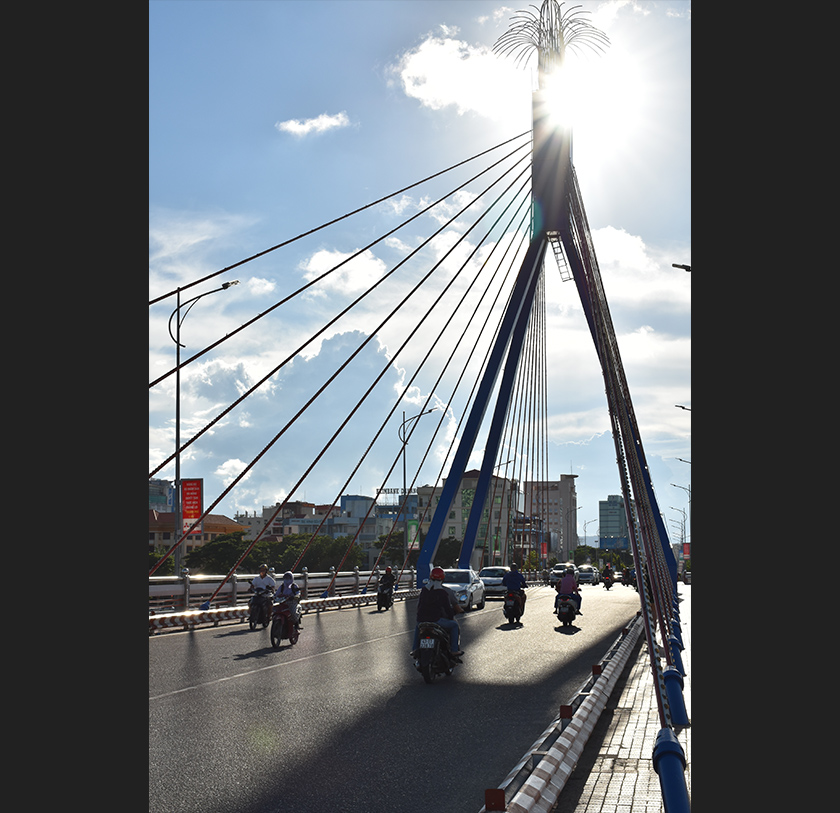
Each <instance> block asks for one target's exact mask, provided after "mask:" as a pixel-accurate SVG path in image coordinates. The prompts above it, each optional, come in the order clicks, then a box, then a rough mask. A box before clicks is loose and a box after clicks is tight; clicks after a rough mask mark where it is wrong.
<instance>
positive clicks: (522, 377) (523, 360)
mask: <svg viewBox="0 0 840 813" xmlns="http://www.w3.org/2000/svg"><path fill="white" fill-rule="evenodd" d="M540 273H541V274H542V271H541V272H540ZM535 304H536V294H535ZM533 315H534V311H533V308H532V310H531V314H530V315H529V319H528V332H527V334H526V340H525V344H524V346H523V349H522V354H521V355H520V358H519V360H518V369H517V389H518V393H519V397H518V400H517V403H516V404H515V405H514V406H515V409H516V412H515V414H514V416H513V421H514V424H515V426H516V441H515V446H514V448H515V449H517V451H518V452H519V454H518V459H517V462H518V463H519V482H520V483H521V484H522V485H523V490H524V484H525V483H526V482H527V481H528V466H529V463H530V452H529V450H528V445H529V434H530V432H529V427H528V404H529V402H530V397H529V396H530V393H529V387H528V386H527V383H526V382H527V380H528V377H529V374H530V369H529V363H530V357H531V353H532V349H533V345H532V341H531V339H532V336H533V333H532V328H533ZM528 496H529V498H530V497H531V495H530V494H529V495H528ZM522 508H523V512H522V525H521V526H520V535H521V538H520V543H521V545H520V555H521V556H522V561H523V563H524V561H525V546H526V538H527V537H529V536H530V531H529V530H526V524H527V523H526V517H527V516H529V515H530V513H529V511H528V502H527V501H526V502H525V503H524V504H523V506H522Z"/></svg>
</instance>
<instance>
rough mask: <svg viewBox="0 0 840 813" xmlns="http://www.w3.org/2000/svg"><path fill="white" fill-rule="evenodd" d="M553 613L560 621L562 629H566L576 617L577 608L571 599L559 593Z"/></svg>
mask: <svg viewBox="0 0 840 813" xmlns="http://www.w3.org/2000/svg"><path fill="white" fill-rule="evenodd" d="M554 612H555V613H556V614H557V618H559V619H560V621H562V623H563V626H564V627H568V626H569V625H570V624H571V623H572V621H574V620H575V618H576V617H577V607H576V606H575V603H574V601H573V600H572V597H571V596H570V595H568V594H566V593H560V595H558V596H557V607H556V608H555V610H554Z"/></svg>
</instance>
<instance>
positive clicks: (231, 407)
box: [149, 159, 528, 478]
mask: <svg viewBox="0 0 840 813" xmlns="http://www.w3.org/2000/svg"><path fill="white" fill-rule="evenodd" d="M523 160H525V159H519V160H518V161H517V162H516V164H514V166H513V167H511V168H510V169H508V170H506V172H505V173H504V175H502V176H501V177H500V178H497V179H496V180H495V181H494V182H493V183H491V184H490V185H489V186H488V187H487V188H486V189H484V191H482V192H481V194H480V195H478V196H476V197H475V198H474V199H473V200H472V201H470V202H469V203H468V204H467V205H465V206H464V207H463V208H462V209H461V210H460V211H459V212H457V213H456V214H455V215H454V216H453V217H451V218H450V219H449V221H447V222H446V223H445V224H444V225H442V226H441V227H440V228H439V229H438V230H437V231H435V232H433V233H432V235H431V236H430V237H428V238H427V239H426V240H424V241H423V242H422V243H421V244H420V245H419V246H418V247H417V248H415V249H414V250H413V251H411V252H410V253H409V254H408V255H406V257H404V258H403V259H402V260H400V262H398V263H397V264H396V265H395V266H394V267H393V268H392V269H391V270H390V271H389V272H388V273H387V274H385V275H384V276H383V277H381V278H380V279H379V280H377V281H376V282H375V283H374V284H373V285H372V286H371V287H370V288H369V289H368V290H367V291H365V292H364V293H363V294H361V295H360V296H358V297H357V298H356V299H355V300H353V302H351V303H350V304H349V305H348V306H347V307H346V308H344V309H343V310H342V311H341V312H340V313H338V314H337V315H336V316H335V317H333V319H331V320H330V321H329V322H327V324H326V325H324V326H323V327H322V328H321V329H320V330H319V331H318V332H316V333H315V334H314V335H313V336H311V337H310V338H309V339H307V340H306V341H305V342H304V343H303V344H301V345H300V346H299V347H298V348H296V349H295V350H293V351H292V352H291V353H290V354H289V355H288V356H287V357H286V358H285V359H284V360H283V361H282V362H281V363H280V364H278V365H277V366H276V367H274V369H272V370H271V371H270V372H269V373H267V374H266V375H265V376H263V377H262V378H261V379H260V380H259V381H257V382H256V384H254V385H253V386H251V387H250V388H249V389H248V390H246V391H245V392H244V393H242V395H240V396H239V398H237V399H236V400H235V401H233V402H232V403H231V404H230V405H229V406H227V407H226V408H225V409H224V410H222V411H221V412H220V413H219V414H218V415H217V416H216V417H215V418H213V420H211V421H210V422H209V423H208V424H207V425H205V426H204V428H203V429H201V430H199V431H198V432H197V433H196V434H195V435H193V436H192V437H191V438H190V439H189V440H188V441H186V442H185V443H184V444H182V445H181V447H180V448H179V449H176V450H175V451H174V452H173V453H172V454H171V455H169V457H167V458H166V459H165V460H163V461H162V462H161V463H160V464H159V465H158V466H157V467H156V468H155V469H153V470H152V472H151V473H150V474H149V477H150V478H151V477H154V476H155V474H157V473H158V472H159V471H160V470H161V469H162V468H163V467H164V466H166V465H167V464H168V463H170V462H171V461H172V460H173V459H174V458H175V457H176V456H177V455H178V454H179V453H180V452H183V451H184V449H186V448H187V447H189V446H190V445H192V444H193V443H194V442H195V441H196V440H198V438H200V437H201V436H202V435H203V434H204V433H205V432H207V431H208V430H209V429H211V428H212V427H213V426H214V425H215V424H217V423H218V422H219V421H220V420H221V419H222V418H223V417H224V416H225V415H227V414H228V413H230V412H231V411H233V410H234V409H235V408H236V407H237V406H238V405H239V404H241V403H242V402H243V401H244V400H245V399H246V398H248V397H249V396H251V395H253V393H254V392H255V391H256V390H257V389H258V388H259V387H261V386H262V385H263V384H264V383H265V382H266V381H268V380H269V379H270V378H271V377H272V376H273V375H275V374H276V373H277V372H278V371H279V370H281V369H282V368H283V367H284V366H285V365H286V364H288V363H289V362H290V361H291V360H292V359H294V358H295V356H297V355H298V354H299V353H301V352H302V351H303V350H304V349H305V348H306V347H308V346H309V345H310V344H311V343H312V342H314V341H315V339H317V338H318V337H319V336H321V335H322V334H323V333H325V332H326V331H327V330H328V329H329V328H330V327H331V326H332V325H333V324H335V323H336V322H337V321H338V320H339V319H340V318H341V317H342V316H344V315H346V314H347V313H348V312H349V311H350V310H352V309H353V308H354V307H355V306H356V305H357V304H358V303H359V302H361V301H362V300H363V299H364V298H365V297H366V296H367V295H368V294H369V293H370V292H371V291H373V290H374V289H376V288H377V287H378V286H379V285H381V284H382V283H383V282H384V281H385V280H386V279H388V278H389V277H391V276H392V275H393V274H394V273H395V272H396V271H397V270H398V269H399V268H401V267H402V266H403V265H405V263H407V262H408V261H409V260H410V259H411V258H412V257H414V256H415V255H416V254H418V253H419V252H420V251H421V250H422V249H424V248H425V247H426V246H427V245H428V244H429V243H431V242H432V240H434V238H435V237H437V236H438V235H439V234H442V233H443V232H444V231H445V230H446V229H447V228H449V227H450V226H451V225H452V224H453V223H454V222H455V221H456V220H457V219H458V218H459V217H460V216H461V215H462V214H463V213H464V212H465V211H466V210H467V209H469V208H470V207H471V206H473V205H475V204H476V203H477V202H478V201H480V200H481V198H482V196H483V195H485V194H486V193H487V192H489V190H490V189H492V188H493V187H494V186H495V185H496V184H497V183H499V182H500V181H501V180H502V179H504V178H505V177H506V175H507V174H509V173H511V172H513V171H514V169H515V168H516V167H517V166H518V165H519V164H521V163H522V161H523ZM527 169H528V168H527V167H526V168H525V169H524V170H522V172H520V173H519V175H518V176H516V178H514V180H513V181H512V182H511V185H512V184H513V183H515V182H516V180H517V179H518V178H519V177H521V175H522V174H523V173H524V172H525V171H527ZM485 171H486V170H485ZM480 174H483V173H480ZM476 177H478V176H476ZM467 183H469V181H467ZM509 188H510V187H508V189H509ZM455 191H458V190H457V189H456V190H455ZM507 191H508V190H505V192H503V193H502V195H504V194H505V193H506V192H507ZM449 194H450V195H451V194H453V193H452V192H450V193H449ZM446 197H449V195H447V196H446ZM445 199H446V198H441V199H440V200H438V201H435V203H433V204H432V205H431V206H429V207H427V208H426V209H424V210H423V212H421V213H420V214H424V213H425V212H427V211H428V210H429V209H430V208H432V206H436V205H437V204H438V203H440V202H441V201H442V200H445ZM482 217H483V216H482ZM411 219H413V218H411ZM406 222H409V221H406ZM479 222H480V221H479ZM402 225H405V223H404V224H402ZM398 228H401V226H400V227H398ZM393 231H396V229H394V230H392V231H391V232H388V234H392V233H393ZM386 236H387V235H386ZM380 239H384V238H380ZM376 242H379V240H376V241H374V243H371V244H370V245H374V244H375V243H376ZM365 250H366V249H362V251H365ZM358 253H360V252H357V254H356V255H353V256H357V255H358ZM342 264H343V263H339V265H337V266H335V268H338V267H339V266H340V265H342ZM435 267H437V266H435ZM335 268H333V269H331V270H335ZM322 276H323V275H322ZM319 279H320V278H319ZM417 288H419V284H418V285H417V286H416V287H415V289H414V290H417ZM284 301H285V300H284ZM275 307H276V306H275ZM266 312H267V311H266ZM394 313H396V311H394V312H392V314H391V315H392V316H393V315H394ZM386 321H387V320H386ZM383 324H384V323H383ZM230 335H232V334H230ZM369 338H370V337H369ZM208 349H209V348H208ZM202 352H203V351H202ZM193 358H196V356H193ZM182 366H183V365H182ZM176 369H177V368H176ZM170 372H172V371H170ZM167 375H168V373H167ZM164 377H165V376H164ZM160 380H161V379H158V381H160Z"/></svg>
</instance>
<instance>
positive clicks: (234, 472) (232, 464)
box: [213, 458, 251, 486]
mask: <svg viewBox="0 0 840 813" xmlns="http://www.w3.org/2000/svg"><path fill="white" fill-rule="evenodd" d="M247 465H248V464H247V463H244V462H243V461H242V460H239V459H238V458H232V459H231V460H226V461H225V462H224V463H222V465H221V466H219V467H218V468H217V469H216V470H215V471H214V472H213V474H215V475H216V477H219V478H220V479H221V480H222V482H223V483H224V484H225V485H226V486H229V485H230V484H231V483H232V482H233V481H234V479H235V478H236V477H238V476H239V474H240V473H241V472H242V471H243V469H244V468H245V466H247ZM250 476H251V473H250V472H248V474H246V475H245V476H244V477H243V478H242V482H244V481H245V480H247V479H248V478H249V477H250Z"/></svg>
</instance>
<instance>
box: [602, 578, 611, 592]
mask: <svg viewBox="0 0 840 813" xmlns="http://www.w3.org/2000/svg"><path fill="white" fill-rule="evenodd" d="M612 586H613V580H612V576H604V587H606V588H607V590H609V589H610V587H612Z"/></svg>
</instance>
